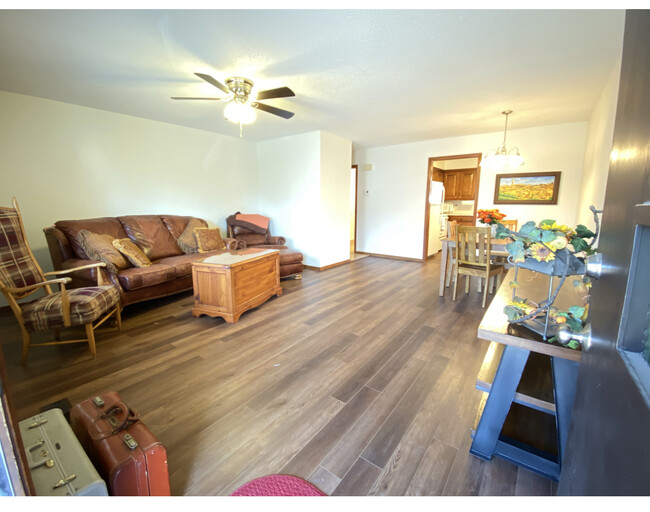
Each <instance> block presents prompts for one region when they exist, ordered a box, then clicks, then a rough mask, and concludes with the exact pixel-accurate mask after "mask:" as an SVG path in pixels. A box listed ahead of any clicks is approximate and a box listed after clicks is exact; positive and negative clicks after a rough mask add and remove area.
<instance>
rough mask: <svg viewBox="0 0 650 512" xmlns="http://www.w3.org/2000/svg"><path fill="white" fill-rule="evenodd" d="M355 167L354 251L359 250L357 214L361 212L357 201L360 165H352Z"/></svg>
mask: <svg viewBox="0 0 650 512" xmlns="http://www.w3.org/2000/svg"><path fill="white" fill-rule="evenodd" d="M350 168H351V169H354V247H353V248H352V252H354V253H356V252H357V215H358V213H359V211H358V209H357V203H358V202H359V166H358V165H357V164H354V165H352V166H351V167H350Z"/></svg>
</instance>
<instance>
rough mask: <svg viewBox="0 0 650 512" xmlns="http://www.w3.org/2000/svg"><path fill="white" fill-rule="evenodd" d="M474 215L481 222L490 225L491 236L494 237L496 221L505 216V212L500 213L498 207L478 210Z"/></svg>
mask: <svg viewBox="0 0 650 512" xmlns="http://www.w3.org/2000/svg"><path fill="white" fill-rule="evenodd" d="M476 217H477V218H478V221H479V222H480V223H481V224H484V225H487V226H490V227H491V228H492V232H491V236H492V238H495V237H496V234H497V223H498V222H499V221H501V220H503V219H505V218H506V214H505V213H501V212H500V211H499V209H498V208H494V209H492V210H478V212H476Z"/></svg>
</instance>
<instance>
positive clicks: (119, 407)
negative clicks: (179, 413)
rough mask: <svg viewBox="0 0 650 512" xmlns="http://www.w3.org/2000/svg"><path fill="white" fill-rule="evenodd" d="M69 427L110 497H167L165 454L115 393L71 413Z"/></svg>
mask: <svg viewBox="0 0 650 512" xmlns="http://www.w3.org/2000/svg"><path fill="white" fill-rule="evenodd" d="M70 425H71V426H72V430H73V431H74V433H75V434H76V436H77V438H78V439H79V441H80V442H81V445H82V446H83V447H84V449H85V450H86V453H87V454H88V456H89V457H90V459H91V461H93V463H94V464H95V467H96V468H97V471H98V472H99V474H100V475H101V476H102V477H103V478H104V480H105V481H106V483H107V484H108V488H109V491H110V494H111V495H112V496H169V495H170V488H169V472H168V468H167V452H166V450H165V447H164V446H163V444H162V443H161V442H160V441H158V439H156V437H155V436H154V435H153V434H152V433H151V431H150V430H149V429H148V428H147V426H146V425H145V424H144V423H143V422H142V421H140V418H139V416H138V413H137V412H135V411H134V410H133V409H131V408H130V407H129V406H128V405H126V404H125V403H124V402H123V401H122V399H121V398H120V396H119V395H118V394H117V393H116V392H115V391H109V392H107V393H104V394H102V395H100V396H96V397H93V398H88V399H87V400H84V401H83V402H80V403H78V404H76V405H75V406H74V407H73V408H72V409H71V411H70Z"/></svg>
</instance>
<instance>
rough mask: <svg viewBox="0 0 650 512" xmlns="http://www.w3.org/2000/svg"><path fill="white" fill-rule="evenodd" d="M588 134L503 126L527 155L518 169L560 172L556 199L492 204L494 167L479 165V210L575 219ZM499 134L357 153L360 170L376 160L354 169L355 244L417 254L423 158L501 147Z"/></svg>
mask: <svg viewBox="0 0 650 512" xmlns="http://www.w3.org/2000/svg"><path fill="white" fill-rule="evenodd" d="M586 133H587V123H586V122H579V123H568V124H560V125H552V126H541V127H538V128H528V129H522V130H508V142H509V144H510V145H512V146H518V147H519V150H520V151H521V154H522V155H523V157H524V158H525V160H526V163H525V164H524V165H523V166H522V167H521V168H520V170H519V171H516V172H538V171H561V172H562V178H561V183H560V192H559V201H558V204H557V205H507V206H504V205H494V203H493V199H494V186H495V176H496V174H497V172H496V171H489V170H483V169H481V174H480V182H479V192H478V208H494V207H498V208H499V209H500V210H501V211H503V212H505V213H506V214H507V215H508V217H509V218H511V219H518V220H519V221H520V224H521V223H522V221H524V222H525V221H528V220H542V219H547V218H554V219H557V220H558V221H561V222H562V223H564V224H573V223H574V222H575V219H576V210H577V197H578V195H579V194H580V187H581V182H582V167H583V159H584V147H585V140H586ZM502 138H503V132H494V133H486V134H479V135H471V136H466V137H455V138H447V139H435V140H428V141H423V142H417V143H412V144H399V145H394V146H385V147H378V148H371V149H365V150H357V151H355V153H354V158H353V163H354V164H358V165H359V169H363V168H364V165H365V164H372V165H373V166H374V170H372V171H361V170H360V171H359V189H360V191H362V192H361V193H360V194H359V204H358V217H357V250H359V251H362V252H370V253H376V254H385V255H390V256H399V257H405V258H418V259H419V258H422V248H423V241H424V208H425V204H426V201H425V195H426V180H427V171H428V169H427V167H428V160H429V157H442V156H451V155H464V154H470V153H485V152H486V151H488V150H489V149H493V148H495V147H496V146H497V145H499V144H500V142H501V140H502ZM366 190H367V191H368V194H366V193H365V191H366ZM396 240H399V243H396Z"/></svg>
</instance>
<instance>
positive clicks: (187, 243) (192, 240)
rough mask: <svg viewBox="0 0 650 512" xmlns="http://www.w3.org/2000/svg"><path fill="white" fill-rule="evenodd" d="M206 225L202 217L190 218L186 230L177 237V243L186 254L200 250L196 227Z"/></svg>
mask: <svg viewBox="0 0 650 512" xmlns="http://www.w3.org/2000/svg"><path fill="white" fill-rule="evenodd" d="M203 227H205V226H204V224H203V221H202V220H201V219H190V221H189V222H188V223H187V227H186V228H185V231H183V233H182V234H181V235H180V236H179V237H178V238H177V239H176V243H177V244H178V246H179V247H180V248H181V250H182V251H183V252H184V253H185V254H193V253H197V252H199V243H198V242H197V240H196V233H195V232H194V230H195V229H196V228H203Z"/></svg>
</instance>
